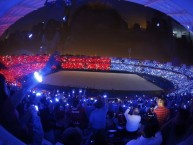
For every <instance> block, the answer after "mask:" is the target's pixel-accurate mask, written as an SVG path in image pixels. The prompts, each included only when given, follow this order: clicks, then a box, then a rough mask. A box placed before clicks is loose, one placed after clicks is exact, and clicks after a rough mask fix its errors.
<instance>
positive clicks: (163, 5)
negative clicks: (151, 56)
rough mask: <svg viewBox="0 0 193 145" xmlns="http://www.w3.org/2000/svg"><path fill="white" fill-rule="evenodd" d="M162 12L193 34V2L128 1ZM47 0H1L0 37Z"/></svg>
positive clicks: (164, 0)
mask: <svg viewBox="0 0 193 145" xmlns="http://www.w3.org/2000/svg"><path fill="white" fill-rule="evenodd" d="M126 1H128V2H134V3H138V4H141V5H144V6H146V7H150V8H153V9H156V10H158V11H161V12H163V13H165V14H167V15H169V16H171V17H172V18H173V19H175V20H176V21H178V22H179V23H180V24H182V25H183V26H184V27H186V28H187V29H189V30H190V31H191V32H193V1H192V0H126ZM44 3H45V0H11V2H10V1H8V0H0V36H1V35H2V34H3V33H4V32H5V30H6V29H8V28H9V27H10V26H11V25H12V24H13V23H15V22H16V21H17V20H19V19H20V18H22V17H23V16H25V15H26V14H28V13H30V12H32V11H34V10H37V9H39V8H41V7H43V6H44Z"/></svg>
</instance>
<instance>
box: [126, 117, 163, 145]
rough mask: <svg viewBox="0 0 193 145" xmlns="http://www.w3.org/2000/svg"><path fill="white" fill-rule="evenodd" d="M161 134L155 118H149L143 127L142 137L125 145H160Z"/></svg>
mask: <svg viewBox="0 0 193 145" xmlns="http://www.w3.org/2000/svg"><path fill="white" fill-rule="evenodd" d="M161 143H162V134H161V132H160V130H159V123H158V121H157V119H156V118H151V119H150V120H148V122H147V123H146V124H145V125H144V128H143V129H142V135H141V136H140V137H139V138H137V139H136V140H131V141H129V142H128V143H127V144H126V145H143V144H144V145H161Z"/></svg>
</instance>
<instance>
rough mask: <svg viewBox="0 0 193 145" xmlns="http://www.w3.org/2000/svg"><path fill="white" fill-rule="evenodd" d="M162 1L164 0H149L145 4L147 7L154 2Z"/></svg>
mask: <svg viewBox="0 0 193 145" xmlns="http://www.w3.org/2000/svg"><path fill="white" fill-rule="evenodd" d="M160 1H163V0H149V1H148V2H147V3H145V4H144V6H146V7H147V6H151V5H152V4H154V3H157V2H160Z"/></svg>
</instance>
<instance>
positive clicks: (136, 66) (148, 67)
mask: <svg viewBox="0 0 193 145" xmlns="http://www.w3.org/2000/svg"><path fill="white" fill-rule="evenodd" d="M48 58H49V55H37V56H26V55H22V56H1V57H0V62H1V64H3V65H4V66H5V67H7V68H9V69H1V70H0V71H1V72H2V74H4V75H5V77H6V79H7V80H8V81H9V82H14V83H16V80H18V79H19V78H21V77H22V76H25V75H27V74H29V73H31V72H34V71H36V70H39V69H41V68H43V67H44V65H45V63H46V61H47V60H48ZM57 59H58V61H59V62H60V63H61V65H60V69H75V70H94V71H118V72H122V71H124V72H130V73H137V74H147V75H151V76H157V77H160V78H163V79H166V80H168V81H170V82H171V83H172V84H173V85H174V88H175V89H174V90H173V91H171V92H169V93H168V96H177V95H178V96H182V95H186V94H190V95H192V94H193V85H192V84H193V82H192V78H193V67H192V66H186V65H182V66H173V65H172V64H171V63H170V62H168V63H159V62H156V61H150V60H136V59H127V58H107V57H88V56H70V55H69V56H59V57H58V58H57ZM12 74H14V76H13V75H12Z"/></svg>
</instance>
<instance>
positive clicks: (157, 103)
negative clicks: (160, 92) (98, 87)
mask: <svg viewBox="0 0 193 145" xmlns="http://www.w3.org/2000/svg"><path fill="white" fill-rule="evenodd" d="M36 58H37V59H36ZM49 58H50V57H49V56H47V55H37V56H25V55H24V56H2V57H1V58H0V60H1V63H2V64H4V66H5V67H6V69H5V68H3V69H1V73H3V74H4V75H5V77H6V79H7V78H9V77H7V74H8V72H11V73H12V74H9V75H10V76H13V74H15V75H17V77H18V78H19V77H22V76H25V75H27V74H30V73H32V72H34V71H35V70H40V69H43V68H44V67H45V66H47V63H48V62H49V61H50V59H49ZM55 61H56V62H57V66H52V65H48V66H49V67H51V68H52V70H56V69H57V68H58V66H59V69H75V70H82V69H86V70H89V69H91V68H90V67H88V66H89V65H90V64H93V65H94V66H95V67H93V68H92V69H91V70H92V71H94V70H95V71H96V70H100V71H102V70H103V71H104V70H105V71H106V70H108V71H124V72H131V73H141V74H149V75H156V76H158V77H163V78H165V79H167V80H169V81H171V82H172V83H173V84H174V86H175V90H174V91H172V92H171V93H168V94H166V95H164V96H162V98H158V96H155V95H153V94H152V95H150V94H149V95H147V94H136V95H131V96H129V95H128V96H125V97H121V98H120V97H114V98H111V96H107V95H104V94H100V93H101V92H100V91H99V92H98V93H96V94H95V95H93V96H90V94H87V93H86V92H87V91H86V89H89V88H84V89H80V90H79V89H77V88H74V89H73V88H72V89H68V90H65V88H64V89H62V90H53V89H52V90H49V89H48V90H45V89H41V88H32V89H30V90H28V91H27V94H26V95H25V96H24V97H23V98H22V99H20V102H19V103H18V101H14V100H15V99H13V97H10V99H11V100H10V101H11V102H9V101H7V98H8V97H5V98H2V101H1V103H3V104H4V103H5V104H6V103H13V102H14V103H16V102H17V103H18V104H17V105H15V107H16V108H15V109H16V111H14V106H13V108H12V109H11V110H12V111H14V112H15V113H14V114H12V116H13V118H14V119H13V120H12V121H14V120H15V121H16V122H17V124H19V125H18V126H17V128H18V127H21V128H22V130H21V128H20V129H19V130H15V129H13V128H15V127H16V126H6V125H7V124H9V125H10V124H11V123H9V122H7V123H6V118H5V120H3V119H1V123H2V124H3V125H4V126H5V128H8V130H9V131H10V132H12V133H13V134H15V136H17V137H18V138H20V139H22V140H23V141H24V142H26V143H28V142H29V141H30V142H31V143H32V144H36V143H37V144H40V143H41V142H42V141H43V139H47V140H48V141H50V143H52V144H55V143H57V142H60V143H64V144H70V143H69V142H70V141H72V139H69V138H71V137H72V136H73V135H74V134H77V135H76V137H77V140H76V141H77V142H76V144H80V143H82V144H86V145H90V144H97V143H99V142H100V141H101V142H103V143H105V144H110V143H111V144H126V143H127V142H128V143H127V144H132V143H135V142H136V143H137V142H140V141H144V140H146V141H147V140H148V139H149V138H151V139H152V140H151V141H150V142H153V143H156V144H161V142H163V143H164V144H171V143H174V142H175V143H176V144H177V143H179V142H181V141H183V140H184V139H185V138H186V137H188V136H189V135H190V134H191V132H192V128H191V123H192V119H191V118H192V117H191V116H192V115H191V111H188V110H191V107H192V100H193V98H192V90H191V89H192V84H191V80H192V69H191V67H184V66H182V67H174V66H172V65H171V64H169V63H166V64H161V63H158V62H155V61H152V62H151V61H141V60H131V59H123V58H104V57H87V56H56V57H55ZM79 64H81V65H83V67H77V66H79ZM88 64H89V65H88ZM99 64H100V65H99ZM67 66H68V67H67ZM71 66H72V67H71ZM107 66H108V67H107ZM176 68H180V70H178V69H176ZM19 69H21V70H19ZM43 70H44V69H43ZM45 70H46V69H45ZM6 71H7V74H6V73H5V72H6ZM185 72H186V73H185ZM187 72H188V73H187ZM2 83H3V84H4V83H5V78H2ZM9 87H10V88H9V89H11V88H12V87H15V85H11V86H9ZM22 87H23V86H22ZM185 87H186V88H185ZM4 89H5V88H4V85H2V90H4ZM5 90H7V88H6V89H5ZM12 94H14V90H13V92H12ZM2 96H7V94H6V91H5V94H2ZM163 97H164V98H163ZM21 100H22V101H21ZM166 102H167V105H166ZM5 104H4V105H2V106H4V107H5V108H6V106H5ZM166 106H167V107H166ZM163 110H164V111H163ZM166 110H167V111H166ZM17 112H18V113H17ZM0 113H1V114H0V115H2V116H4V114H3V111H2V108H1V112H0ZM10 113H11V112H10ZM17 114H19V115H17ZM97 114H98V115H97ZM129 114H130V115H129ZM6 116H7V115H6ZM9 117H11V116H7V118H9ZM132 118H134V121H133V120H132ZM136 119H137V120H138V121H137V122H136ZM153 119H154V120H153ZM155 119H156V120H157V123H158V126H159V127H158V126H157V123H156V121H155ZM169 119H171V120H170V121H168V120H169ZM131 120H132V121H133V123H134V124H135V128H132V127H134V125H132V127H131V125H130V124H133V123H132V121H131ZM152 121H153V123H152ZM149 122H151V123H149ZM20 123H21V124H20ZM170 124H172V125H170ZM151 125H152V126H151ZM11 127H13V128H11ZM150 128H151V129H150ZM152 128H154V129H152ZM15 131H19V132H15ZM176 131H177V132H176ZM165 132H166V133H165ZM181 132H183V134H181ZM139 133H140V134H139ZM167 133H168V135H165V134H167ZM174 133H176V134H174ZM18 134H19V135H18ZM25 134H27V135H28V137H30V138H27V137H26V136H25ZM140 135H141V136H140ZM137 137H139V138H137ZM153 138H155V139H153ZM176 138H179V140H176Z"/></svg>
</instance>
